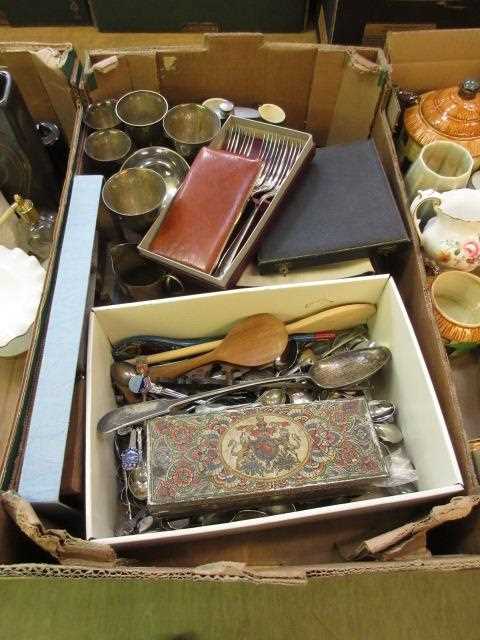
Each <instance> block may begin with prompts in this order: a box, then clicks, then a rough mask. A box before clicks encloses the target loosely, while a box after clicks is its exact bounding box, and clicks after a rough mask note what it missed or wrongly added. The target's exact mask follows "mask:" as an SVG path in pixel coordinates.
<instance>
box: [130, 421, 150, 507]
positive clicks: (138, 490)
mask: <svg viewBox="0 0 480 640" xmlns="http://www.w3.org/2000/svg"><path fill="white" fill-rule="evenodd" d="M136 432H137V449H138V464H137V466H136V467H135V469H133V470H132V471H130V473H129V474H128V488H129V489H130V492H131V493H132V495H133V497H134V498H136V499H137V500H146V499H147V495H148V475H147V465H146V463H145V460H144V458H143V444H142V430H141V429H139V428H137V429H136Z"/></svg>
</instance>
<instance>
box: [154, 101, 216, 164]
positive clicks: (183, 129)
mask: <svg viewBox="0 0 480 640" xmlns="http://www.w3.org/2000/svg"><path fill="white" fill-rule="evenodd" d="M163 128H164V131H165V134H166V136H167V137H168V138H170V140H171V141H172V142H173V145H174V147H175V150H176V151H177V152H178V153H179V154H180V155H181V156H183V157H184V158H190V157H192V156H194V155H195V154H196V153H197V151H199V149H201V147H203V146H204V145H206V144H208V143H209V142H211V141H212V140H213V138H214V137H215V136H216V135H217V133H218V132H219V131H220V128H221V123H220V118H219V117H218V115H217V114H216V113H215V112H213V111H211V110H210V109H209V108H208V107H204V106H202V105H200V104H193V103H191V104H179V105H177V106H176V107H173V108H172V109H170V111H169V112H168V113H167V115H166V116H165V118H164V120H163Z"/></svg>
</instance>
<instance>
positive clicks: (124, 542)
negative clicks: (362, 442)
mask: <svg viewBox="0 0 480 640" xmlns="http://www.w3.org/2000/svg"><path fill="white" fill-rule="evenodd" d="M353 302H369V303H372V304H376V305H377V312H376V314H375V316H373V318H372V319H371V320H370V321H369V323H368V324H369V329H370V336H371V337H372V339H373V340H375V341H376V342H378V343H379V344H381V345H384V346H387V347H388V348H389V349H390V350H391V352H392V361H391V365H389V366H388V368H387V369H386V370H385V371H384V373H383V374H382V375H381V376H379V379H378V382H377V383H376V394H377V397H382V398H385V399H387V400H390V401H392V402H394V403H396V404H397V406H398V409H399V413H398V418H397V424H398V426H399V427H400V428H401V430H402V432H403V435H404V439H405V446H406V448H407V450H408V453H409V455H410V456H411V459H412V462H413V464H414V466H415V469H416V471H417V474H418V488H419V490H418V491H417V492H414V493H408V494H403V495H398V496H391V497H385V498H378V499H372V500H362V501H359V502H354V503H346V504H341V505H335V506H329V507H319V508H313V509H307V510H304V511H297V512H293V513H288V514H285V515H278V516H269V517H266V518H258V519H254V520H246V521H241V522H235V523H228V524H220V525H212V526H206V527H194V528H191V529H183V530H181V531H172V532H161V533H146V534H141V535H132V536H123V537H117V538H116V537H114V535H113V529H114V526H115V520H116V516H117V504H116V501H117V493H118V489H117V476H116V471H115V469H116V463H115V456H114V449H113V439H112V436H111V435H107V436H105V435H102V434H99V433H97V423H98V420H99V419H100V418H101V417H102V416H103V415H104V414H105V413H107V412H108V411H110V410H111V409H114V408H115V407H116V403H115V397H114V393H113V390H112V387H111V383H110V364H111V363H112V362H113V359H112V356H111V344H112V343H114V342H117V341H118V340H122V339H124V338H126V337H127V336H129V335H151V334H152V333H154V332H160V334H161V335H168V336H172V337H176V338H185V337H187V336H190V337H192V336H193V337H209V336H215V335H222V334H224V333H226V331H228V329H229V328H230V327H231V326H232V325H233V324H234V323H235V322H236V321H237V320H240V319H242V318H245V317H248V316H250V315H252V314H254V313H273V314H274V315H275V316H277V317H279V318H280V319H281V320H283V321H284V322H291V321H293V320H294V319H296V318H299V317H302V316H305V315H306V314H311V313H317V312H319V311H321V310H322V309H324V308H327V307H331V306H336V305H341V304H345V303H353ZM192 318H195V322H194V324H192ZM413 398H415V402H412V399H413ZM86 472H87V476H86V505H85V506H86V537H87V539H96V540H97V541H99V542H102V543H104V544H111V545H113V546H114V547H118V548H122V547H124V546H133V545H138V546H142V545H147V544H151V543H152V542H153V541H156V542H158V543H162V542H174V541H182V540H190V539H192V540H193V539H196V538H204V537H212V536H218V535H225V534H231V533H239V532H243V531H251V530H254V529H257V528H260V529H264V528H268V527H276V526H284V525H297V524H299V523H302V522H308V521H310V520H321V519H324V518H332V517H335V516H339V515H341V516H344V517H347V516H349V515H354V514H357V513H361V512H365V511H367V512H369V513H374V512H375V511H377V510H381V509H385V510H387V509H392V510H393V509H395V508H397V507H399V506H410V505H412V504H418V503H420V502H427V501H439V500H441V499H443V498H445V497H446V496H449V495H452V494H455V493H459V492H461V491H462V489H463V485H462V479H461V474H460V471H459V469H458V466H457V462H456V460H455V455H454V453H453V448H452V446H451V443H450V440H449V437H448V431H447V428H446V426H445V423H444V420H443V416H442V413H441V411H440V407H439V404H438V401H437V398H436V395H435V391H434V389H433V385H432V383H431V381H430V377H429V375H428V371H427V368H426V366H425V363H424V361H423V357H422V354H421V352H420V349H419V347H418V344H417V341H416V338H415V334H414V331H413V328H412V326H411V324H410V321H409V319H408V316H407V313H406V311H405V308H404V306H403V303H402V301H401V298H400V295H399V293H398V290H397V287H396V286H395V283H394V281H393V279H392V278H389V277H388V276H370V277H364V278H356V279H346V280H342V281H340V282H335V281H326V282H321V283H309V284H296V285H286V286H277V287H258V288H255V289H243V290H237V291H228V292H225V293H211V294H201V295H197V296H188V297H184V298H177V299H176V300H160V301H154V302H145V303H142V302H140V303H132V304H126V305H117V306H112V307H103V308H95V309H93V311H92V316H91V319H90V332H89V351H88V364H87V445H86Z"/></svg>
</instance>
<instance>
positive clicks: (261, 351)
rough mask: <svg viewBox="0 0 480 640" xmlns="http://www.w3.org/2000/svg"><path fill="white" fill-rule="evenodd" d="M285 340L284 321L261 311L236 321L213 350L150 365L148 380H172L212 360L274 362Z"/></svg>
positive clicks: (247, 364) (255, 363) (246, 364)
mask: <svg viewBox="0 0 480 640" xmlns="http://www.w3.org/2000/svg"><path fill="white" fill-rule="evenodd" d="M287 342H288V334H287V330H286V328H285V325H284V324H283V322H282V321H281V320H279V319H278V318H276V317H275V316H273V315H271V314H269V313H261V314H258V315H255V316H250V317H249V318H245V319H244V320H240V322H237V324H236V325H235V326H234V327H233V328H232V329H231V330H230V331H229V332H228V333H227V335H226V336H225V338H223V340H221V341H219V344H218V346H216V347H215V348H214V349H213V351H210V352H209V353H205V354H204V355H201V356H197V357H196V358H190V359H189V360H182V361H181V362H174V363H172V364H167V365H163V366H161V367H153V368H152V369H150V370H149V376H150V379H151V380H159V379H162V380H166V379H172V378H176V377H177V376H180V375H182V373H185V372H186V371H190V370H191V369H196V368H197V367H201V366H202V365H205V364H210V363H212V362H228V363H229V364H235V365H238V366H240V367H259V366H261V365H264V364H268V363H269V362H273V360H275V358H277V357H278V356H279V355H280V354H281V353H283V351H284V350H285V347H286V346H287Z"/></svg>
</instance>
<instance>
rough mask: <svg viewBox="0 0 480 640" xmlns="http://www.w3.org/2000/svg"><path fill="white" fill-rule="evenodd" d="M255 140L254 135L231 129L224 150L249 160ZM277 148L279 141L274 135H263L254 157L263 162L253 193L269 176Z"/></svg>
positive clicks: (244, 130)
mask: <svg viewBox="0 0 480 640" xmlns="http://www.w3.org/2000/svg"><path fill="white" fill-rule="evenodd" d="M255 139H256V136H255V134H254V133H252V132H250V131H248V130H246V129H242V128H240V127H233V128H232V129H231V130H230V132H229V136H228V137H227V144H226V147H225V150H226V151H228V152H229V153H235V154H236V155H242V156H245V157H247V158H249V157H251V156H252V152H253V145H254V142H255ZM278 146H279V139H278V138H277V137H276V136H275V135H274V134H271V133H265V134H264V136H263V138H262V141H261V143H260V148H259V149H258V153H257V154H256V155H255V157H256V158H257V159H259V160H263V167H262V169H261V171H260V173H259V176H258V178H257V180H256V182H255V191H254V193H256V190H257V189H260V187H262V185H263V183H264V182H265V180H266V178H267V176H270V174H271V171H272V165H273V163H274V161H275V158H276V155H277V150H278ZM262 190H264V189H262Z"/></svg>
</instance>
